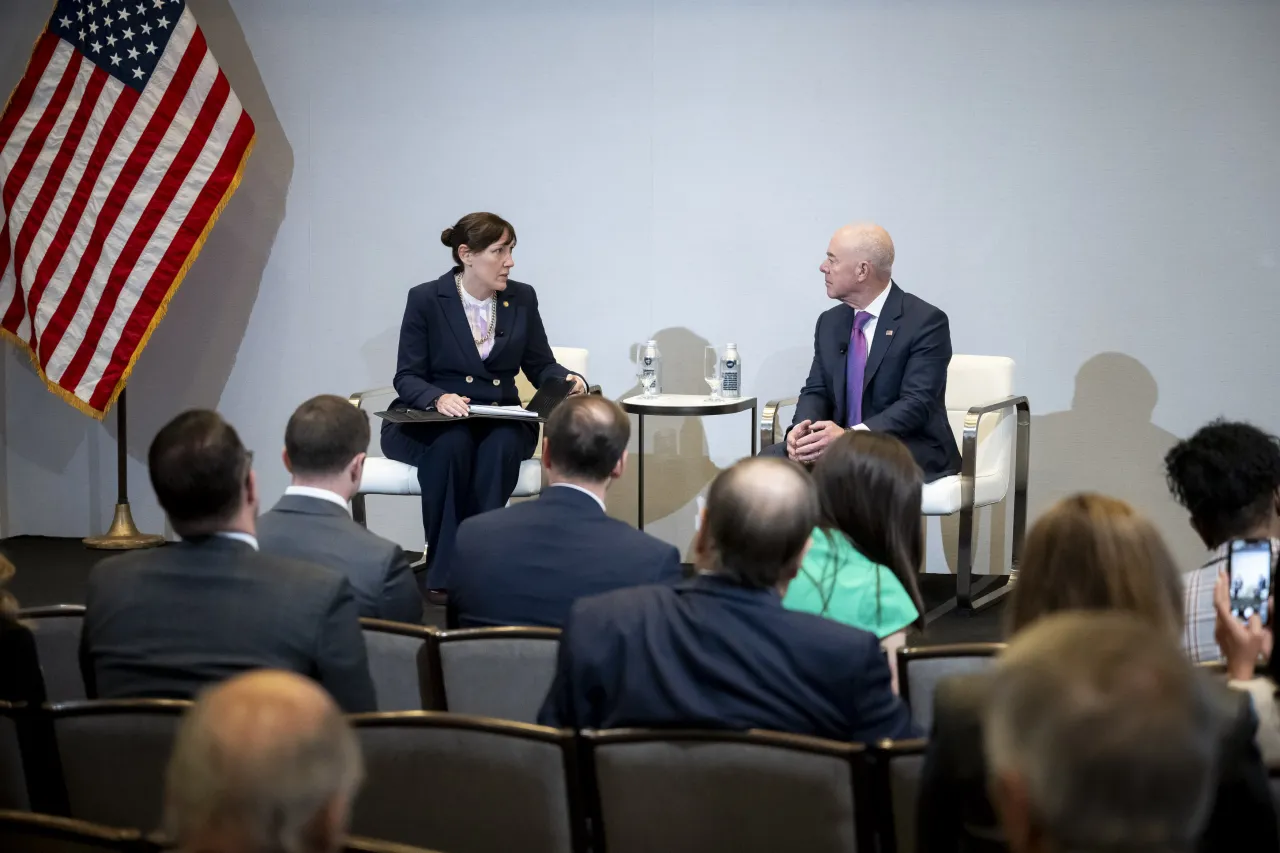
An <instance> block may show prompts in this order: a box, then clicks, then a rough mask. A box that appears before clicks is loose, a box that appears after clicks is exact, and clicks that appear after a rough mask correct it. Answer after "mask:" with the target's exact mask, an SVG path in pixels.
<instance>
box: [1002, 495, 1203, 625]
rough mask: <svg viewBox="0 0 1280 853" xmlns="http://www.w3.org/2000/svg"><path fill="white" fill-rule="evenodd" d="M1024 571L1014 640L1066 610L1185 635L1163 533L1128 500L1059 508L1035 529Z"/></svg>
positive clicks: (1070, 502)
mask: <svg viewBox="0 0 1280 853" xmlns="http://www.w3.org/2000/svg"><path fill="white" fill-rule="evenodd" d="M1018 569H1019V570H1018V583H1017V586H1015V587H1014V592H1013V601H1012V602H1011V604H1010V607H1009V632H1010V634H1016V633H1017V632H1018V631H1020V630H1022V629H1023V628H1025V627H1027V626H1028V625H1030V624H1031V623H1032V622H1034V621H1036V620H1037V619H1039V618H1041V617H1042V616H1046V615H1048V614H1050V613H1056V612H1058V611H1063V610H1123V611H1127V612H1130V613H1133V614H1134V615H1136V616H1137V617H1138V618H1140V619H1142V620H1143V621H1144V622H1146V623H1148V624H1150V625H1153V626H1155V627H1156V628H1159V629H1161V630H1162V631H1164V632H1166V633H1167V634H1170V635H1173V636H1174V637H1179V636H1180V635H1181V633H1182V626H1183V620H1184V614H1183V601H1182V574H1181V572H1179V570H1178V567H1177V565H1176V563H1175V562H1174V559H1173V556H1172V555H1171V554H1170V553H1169V548H1168V546H1167V545H1165V542H1164V539H1163V538H1162V537H1161V536H1160V533H1159V531H1157V530H1156V529H1155V527H1154V526H1153V525H1152V524H1151V522H1150V521H1148V520H1147V519H1146V517H1145V516H1143V515H1142V514H1141V513H1139V512H1138V511H1137V510H1135V509H1134V508H1133V507H1132V506H1130V505H1129V504H1127V503H1125V502H1124V501H1122V500H1117V499H1115V498H1109V497H1106V496H1104V495H1098V494H1089V493H1085V494H1077V495H1072V496H1070V497H1067V498H1063V499H1062V500H1060V501H1058V502H1057V503H1056V504H1054V505H1053V506H1052V507H1050V508H1049V510H1048V511H1047V512H1046V513H1045V514H1044V515H1042V516H1041V517H1040V518H1039V519H1038V520H1037V521H1036V523H1035V525H1034V526H1033V527H1032V528H1031V533H1030V534H1029V535H1028V536H1027V545H1026V550H1025V551H1024V552H1023V556H1022V561H1021V563H1020V564H1019V567H1018Z"/></svg>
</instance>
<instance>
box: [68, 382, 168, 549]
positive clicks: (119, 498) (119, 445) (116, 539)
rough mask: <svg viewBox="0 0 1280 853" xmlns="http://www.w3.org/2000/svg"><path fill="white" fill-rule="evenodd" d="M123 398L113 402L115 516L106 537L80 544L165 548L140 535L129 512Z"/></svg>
mask: <svg viewBox="0 0 1280 853" xmlns="http://www.w3.org/2000/svg"><path fill="white" fill-rule="evenodd" d="M125 396H126V395H125V391H124V390H121V391H120V397H119V398H118V399H117V400H116V515H115V518H114V519H112V521H111V529H110V530H108V531H107V534H106V535H105V536H90V537H88V538H87V539H85V540H83V541H84V544H85V545H87V546H88V547H90V548H100V549H105V550H111V551H132V550H134V549H137V548H154V547H156V546H157V545H163V544H164V537H163V536H156V535H155V534H153V533H142V532H141V531H139V530H138V526H137V525H136V524H134V523H133V513H132V512H130V511H129V471H128V461H129V443H128V441H127V440H126V434H125V424H126V423H127V420H128V416H127V415H126V404H125Z"/></svg>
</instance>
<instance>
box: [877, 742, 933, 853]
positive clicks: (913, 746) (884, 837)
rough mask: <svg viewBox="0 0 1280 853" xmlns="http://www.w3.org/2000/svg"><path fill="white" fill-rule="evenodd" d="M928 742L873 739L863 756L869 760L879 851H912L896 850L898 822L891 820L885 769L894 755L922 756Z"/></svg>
mask: <svg viewBox="0 0 1280 853" xmlns="http://www.w3.org/2000/svg"><path fill="white" fill-rule="evenodd" d="M928 745H929V740H928V738H909V739H907V740H881V741H876V742H875V743H873V744H871V745H870V746H869V747H868V749H867V757H868V759H869V761H870V764H871V775H872V783H871V787H872V791H873V794H872V796H873V797H874V798H875V803H874V808H875V813H876V815H877V816H878V817H879V818H880V825H879V827H878V831H879V834H880V850H881V851H882V853H894V851H898V853H912V851H907V850H900V848H899V846H898V825H897V821H895V820H894V809H893V783H892V779H891V777H890V773H889V770H890V766H891V764H892V762H893V759H894V758H898V757H902V756H911V755H920V756H923V755H924V753H925V749H926V748H927V747H928ZM910 817H911V819H912V820H914V819H915V815H914V814H913V815H911V816H910Z"/></svg>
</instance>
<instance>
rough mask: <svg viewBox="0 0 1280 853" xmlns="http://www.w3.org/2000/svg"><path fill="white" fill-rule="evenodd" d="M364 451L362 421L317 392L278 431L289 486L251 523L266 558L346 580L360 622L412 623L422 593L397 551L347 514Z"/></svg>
mask: <svg viewBox="0 0 1280 853" xmlns="http://www.w3.org/2000/svg"><path fill="white" fill-rule="evenodd" d="M368 447H369V418H368V416H367V415H366V414H365V413H364V412H362V411H360V409H358V408H356V407H355V406H353V405H351V404H350V403H349V402H347V401H346V400H344V399H343V398H341V397H336V396H334V395H332V394H322V395H321V396H319V397H312V398H311V399H310V400H308V401H306V402H305V403H303V404H302V405H301V406H299V407H298V408H297V411H295V412H294V413H293V416H292V417H291V418H289V424H288V426H286V427H285V431H284V467H285V468H287V469H288V470H289V473H290V474H292V475H293V484H292V485H290V486H289V488H287V489H285V492H284V497H282V498H281V499H280V501H279V502H278V503H277V504H276V505H275V507H274V508H272V510H271V511H270V512H268V513H266V514H265V515H263V516H262V518H260V519H258V541H259V543H261V545H262V550H263V551H264V552H266V553H268V554H279V555H280V556H282V557H293V558H295V559H298V560H305V561H307V562H309V563H315V564H316V565H318V566H328V567H329V568H331V569H333V570H334V571H336V572H338V573H340V574H342V575H345V576H346V578H347V580H348V581H349V582H350V583H351V589H352V591H353V592H354V593H355V597H356V603H357V604H358V605H359V607H360V615H361V616H367V617H370V618H373V619H389V620H391V621H393V622H414V623H419V622H421V621H422V594H421V593H420V592H419V591H418V584H417V583H416V582H415V581H414V578H413V569H412V568H411V567H410V566H409V560H408V558H407V557H406V556H405V553H404V551H403V550H402V549H401V548H400V546H399V545H397V544H396V543H394V542H389V541H387V540H386V539H383V538H382V537H381V536H377V535H376V534H374V533H371V532H369V531H368V530H366V529H365V528H364V527H362V526H360V525H359V524H356V523H355V522H354V521H352V520H351V515H350V513H349V512H348V511H347V504H348V503H349V502H350V501H351V498H352V497H353V496H354V495H355V494H356V492H357V491H358V490H359V488H360V476H361V474H362V473H363V472H364V460H365V455H366V453H365V451H366V450H367V449H368Z"/></svg>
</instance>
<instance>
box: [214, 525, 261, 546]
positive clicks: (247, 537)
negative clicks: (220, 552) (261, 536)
mask: <svg viewBox="0 0 1280 853" xmlns="http://www.w3.org/2000/svg"><path fill="white" fill-rule="evenodd" d="M213 535H214V536H217V537H219V538H221V539H234V540H236V541H237V542H243V543H245V544H246V545H248V546H249V547H250V548H252V549H253V550H255V551H257V550H258V537H257V536H254V535H253V534H252V533H244V532H242V531H239V530H220V531H218V532H217V533H215V534H213Z"/></svg>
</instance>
